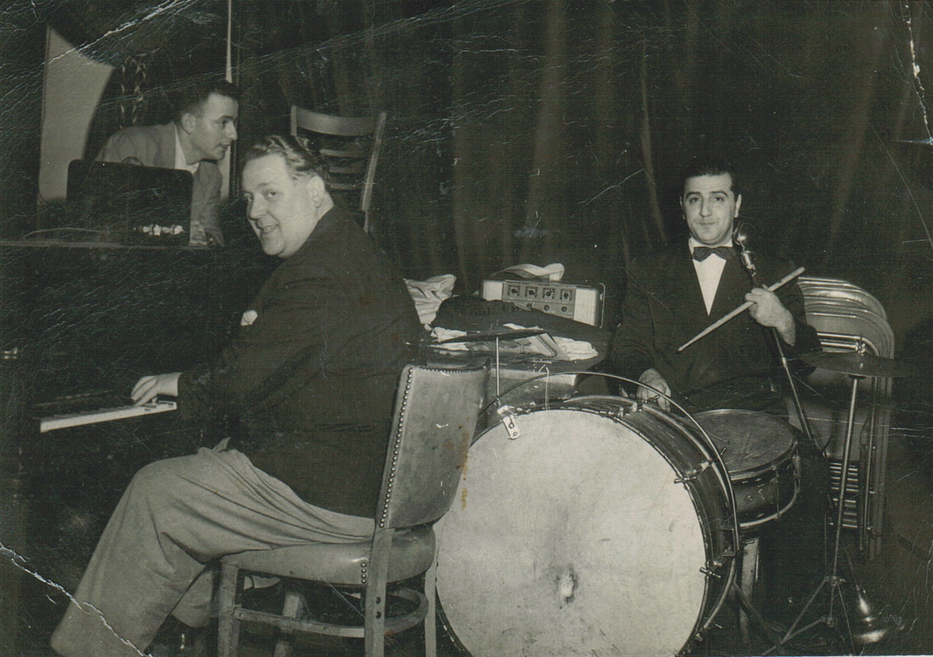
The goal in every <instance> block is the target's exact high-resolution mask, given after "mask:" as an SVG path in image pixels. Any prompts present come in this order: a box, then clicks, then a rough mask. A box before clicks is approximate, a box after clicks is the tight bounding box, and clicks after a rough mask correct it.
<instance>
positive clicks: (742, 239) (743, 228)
mask: <svg viewBox="0 0 933 657" xmlns="http://www.w3.org/2000/svg"><path fill="white" fill-rule="evenodd" d="M750 235H751V226H750V225H749V224H748V223H746V222H744V221H740V222H738V223H737V224H736V225H735V226H734V227H733V229H732V241H733V242H735V243H736V244H737V245H738V246H739V247H741V248H743V249H744V248H745V247H746V246H747V245H748V240H749V236H750Z"/></svg>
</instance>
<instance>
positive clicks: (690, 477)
mask: <svg viewBox="0 0 933 657" xmlns="http://www.w3.org/2000/svg"><path fill="white" fill-rule="evenodd" d="M711 465H712V463H710V462H709V461H703V462H702V463H700V466H699V467H697V468H693V469H692V470H687V471H686V472H684V473H683V475H681V476H680V477H675V478H674V483H675V484H686V483H687V482H690V481H695V480H696V478H697V475H699V474H700V473H701V472H705V471H706V469H707V468H709V466H711Z"/></svg>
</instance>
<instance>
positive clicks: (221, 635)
mask: <svg viewBox="0 0 933 657" xmlns="http://www.w3.org/2000/svg"><path fill="white" fill-rule="evenodd" d="M239 570H240V569H239V568H237V567H236V566H233V565H230V564H223V566H222V567H221V574H220V590H219V591H218V593H217V597H218V601H219V603H220V609H219V619H218V630H217V655H218V657H236V654H237V644H238V643H239V640H240V636H239V635H240V623H239V621H238V620H236V618H234V616H233V610H234V605H235V604H236V590H237V580H238V579H239Z"/></svg>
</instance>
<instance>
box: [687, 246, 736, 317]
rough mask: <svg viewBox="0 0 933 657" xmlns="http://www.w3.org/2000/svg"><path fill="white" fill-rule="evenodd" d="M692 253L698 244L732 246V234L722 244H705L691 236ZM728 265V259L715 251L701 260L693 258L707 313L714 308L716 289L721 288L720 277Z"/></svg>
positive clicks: (691, 253)
mask: <svg viewBox="0 0 933 657" xmlns="http://www.w3.org/2000/svg"><path fill="white" fill-rule="evenodd" d="M689 245H690V255H691V257H692V256H693V250H694V249H695V248H696V247H698V246H711V247H713V248H715V247H717V246H732V236H731V235H730V236H729V239H728V240H727V241H725V242H723V243H722V244H712V245H705V244H701V243H700V242H698V241H697V240H695V239H694V238H692V237H691V238H690V241H689ZM725 266H726V261H725V260H724V259H723V258H722V257H720V256H718V255H716V254H715V253H714V254H712V255H711V256H709V257H708V258H706V260H703V261H702V262H700V261H699V260H693V268H694V269H695V270H696V273H697V279H698V280H699V281H700V290H702V291H703V303H704V304H706V314H707V315H708V314H709V313H710V311H711V310H712V309H713V301H714V300H715V299H716V290H717V289H719V279H720V278H722V270H723V268H724V267H725Z"/></svg>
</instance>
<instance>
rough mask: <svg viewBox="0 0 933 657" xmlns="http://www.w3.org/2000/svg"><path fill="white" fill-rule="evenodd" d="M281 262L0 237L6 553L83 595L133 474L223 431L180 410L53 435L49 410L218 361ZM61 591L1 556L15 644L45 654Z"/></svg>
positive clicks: (5, 609) (2, 588) (227, 251)
mask: <svg viewBox="0 0 933 657" xmlns="http://www.w3.org/2000/svg"><path fill="white" fill-rule="evenodd" d="M276 264H277V263H276V262H275V261H274V259H272V258H268V257H267V256H265V255H264V254H262V252H261V250H260V249H259V247H258V246H257V245H255V243H250V242H246V241H243V242H241V243H239V244H234V245H232V246H227V247H222V248H211V249H207V248H190V247H184V246H174V247H168V246H146V245H134V246H126V245H119V244H109V243H96V242H87V243H85V242H73V241H72V242H63V241H48V240H16V241H5V242H0V277H2V279H0V280H2V283H0V301H2V305H0V308H2V311H0V408H2V414H0V543H2V547H5V548H6V549H7V550H13V551H15V552H16V553H17V554H19V555H21V556H23V557H24V558H25V559H27V560H28V561H27V562H26V563H28V567H29V568H31V569H33V570H35V571H37V572H40V573H41V574H42V575H43V577H45V578H47V579H49V580H52V581H55V582H56V583H57V584H59V585H61V586H62V587H64V588H65V589H66V590H68V591H73V590H74V588H75V586H76V585H77V582H78V579H79V577H80V574H81V572H82V571H83V568H84V566H85V565H86V563H87V560H88V558H89V556H90V554H91V551H92V550H93V548H94V545H95V544H96V541H97V538H98V537H99V535H100V533H101V531H102V530H103V526H104V524H105V523H106V520H107V518H109V515H110V513H111V511H112V510H113V507H114V506H115V504H116V502H117V500H118V499H119V497H120V495H121V493H122V491H123V489H124V488H125V487H126V485H127V483H128V482H129V480H130V478H131V477H132V476H133V474H134V473H135V471H136V470H138V469H139V468H140V467H142V466H143V465H145V464H146V463H149V462H151V461H154V460H157V459H160V458H167V457H172V456H179V455H182V454H187V453H191V452H192V451H194V450H195V449H196V448H197V447H198V446H201V445H211V444H213V442H212V441H215V438H216V437H215V436H212V435H206V434H205V432H204V431H203V430H200V429H194V428H191V427H187V426H185V425H184V424H183V422H182V421H181V419H180V417H179V415H180V414H178V413H158V414H153V415H147V416H145V417H136V418H128V419H120V420H115V421H110V422H103V423H94V424H86V425H82V426H75V427H70V428H63V429H58V430H55V431H47V432H41V433H40V431H39V426H40V425H39V418H42V417H47V416H52V415H61V414H63V413H64V414H67V413H72V412H78V411H87V410H91V409H93V408H95V407H100V408H104V407H111V406H115V405H123V404H130V403H131V400H130V398H129V392H130V389H131V388H132V385H133V383H134V382H135V381H136V380H137V379H138V378H139V377H140V376H142V375H146V374H157V373H160V372H171V371H181V370H184V369H186V368H189V367H191V366H192V365H194V364H196V363H198V362H202V361H204V360H207V359H210V358H212V357H213V356H214V355H215V354H216V353H217V352H218V351H219V349H220V348H221V347H222V346H223V345H224V344H225V343H226V341H227V340H228V339H229V337H230V335H231V333H232V331H233V330H234V329H235V327H236V326H237V325H238V323H239V317H240V315H241V314H242V312H243V311H244V310H245V309H246V306H247V304H248V302H249V300H250V299H251V298H252V296H253V295H254V294H255V293H256V291H258V288H259V286H260V285H261V284H262V282H263V281H264V280H265V279H266V278H267V277H268V275H269V273H270V272H271V269H272V268H273V267H274V266H275V265H276ZM26 582H29V583H28V584H27V583H26ZM50 592H51V593H54V591H53V590H52V589H50V588H48V587H43V586H42V585H40V584H38V583H37V582H36V581H35V578H33V577H29V576H24V575H23V574H22V573H20V572H16V569H15V568H11V567H10V562H9V561H8V560H6V561H5V562H4V563H2V564H0V609H2V611H0V636H3V637H4V641H3V642H5V643H6V645H17V644H16V643H12V641H13V637H15V636H16V634H17V632H19V634H20V637H19V644H18V645H19V646H20V648H21V649H24V650H25V651H26V652H28V650H26V648H28V647H31V646H32V644H31V643H29V642H30V641H33V640H36V641H38V643H41V644H43V645H42V646H41V647H42V648H43V649H45V645H47V644H46V643H45V642H47V640H48V634H47V632H43V631H36V630H35V628H34V624H35V623H36V622H39V623H40V624H41V622H43V621H42V620H40V621H37V620H36V619H37V618H40V619H50V618H55V617H57V616H59V615H60V612H61V609H58V610H56V609H55V608H51V609H49V608H48V607H49V606H50V602H49V600H48V599H47V598H46V597H45V596H46V595H47V594H48V593H50ZM44 622H48V621H47V620H45V621H44ZM25 626H30V627H33V628H34V629H33V630H29V631H26V630H24V629H23V628H24V627H25ZM46 629H50V628H46ZM7 642H9V643H7ZM37 647H40V646H37Z"/></svg>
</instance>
